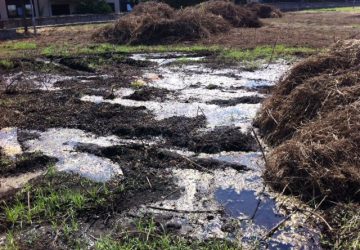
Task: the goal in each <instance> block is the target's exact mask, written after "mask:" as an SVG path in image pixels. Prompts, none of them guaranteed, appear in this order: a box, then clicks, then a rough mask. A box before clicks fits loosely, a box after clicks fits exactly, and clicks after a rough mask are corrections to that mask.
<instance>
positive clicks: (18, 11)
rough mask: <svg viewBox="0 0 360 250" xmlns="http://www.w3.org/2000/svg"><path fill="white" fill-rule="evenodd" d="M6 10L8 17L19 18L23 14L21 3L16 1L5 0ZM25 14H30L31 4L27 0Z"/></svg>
mask: <svg viewBox="0 0 360 250" xmlns="http://www.w3.org/2000/svg"><path fill="white" fill-rule="evenodd" d="M7 11H8V17H9V18H20V17H22V16H23V14H24V10H23V7H22V5H21V4H19V3H18V2H16V1H7ZM25 14H26V16H27V17H31V16H32V11H31V4H30V2H29V1H26V2H25Z"/></svg>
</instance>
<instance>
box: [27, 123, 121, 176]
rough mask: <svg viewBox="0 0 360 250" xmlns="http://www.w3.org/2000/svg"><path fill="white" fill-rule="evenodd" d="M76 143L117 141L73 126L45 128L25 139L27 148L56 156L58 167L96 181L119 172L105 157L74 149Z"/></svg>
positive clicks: (60, 169)
mask: <svg viewBox="0 0 360 250" xmlns="http://www.w3.org/2000/svg"><path fill="white" fill-rule="evenodd" d="M79 143H93V144H96V145H98V146H100V147H109V146H112V145H114V144H115V143H120V141H119V140H118V138H117V137H115V136H108V137H96V136H95V135H93V134H91V133H86V132H83V131H81V130H77V129H49V130H47V131H45V132H43V133H40V137H39V138H38V139H33V140H29V141H26V142H25V144H26V146H27V147H28V148H29V149H28V150H29V152H36V151H40V152H43V153H44V154H45V155H48V156H51V157H55V158H57V159H58V162H57V163H56V168H57V169H58V170H59V171H65V172H73V173H77V174H80V175H81V176H83V177H86V178H89V179H91V180H94V181H98V182H105V181H108V180H110V179H111V178H112V177H115V176H117V175H122V171H121V169H120V166H119V165H118V164H116V163H114V162H112V161H110V160H108V159H105V158H101V157H98V156H95V155H92V154H88V153H83V152H77V151H76V150H75V147H76V145H78V144H79Z"/></svg>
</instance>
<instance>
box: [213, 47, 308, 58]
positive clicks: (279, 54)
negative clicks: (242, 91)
mask: <svg viewBox="0 0 360 250" xmlns="http://www.w3.org/2000/svg"><path fill="white" fill-rule="evenodd" d="M313 52H315V50H314V49H311V48H306V47H287V46H285V45H276V46H275V48H274V47H273V46H259V47H256V48H254V49H245V50H241V49H225V50H224V51H223V52H222V53H221V55H220V59H225V60H230V61H240V62H253V61H255V60H259V59H265V60H270V58H271V57H273V59H278V58H285V59H290V58H291V57H294V56H295V55H303V54H311V53H313Z"/></svg>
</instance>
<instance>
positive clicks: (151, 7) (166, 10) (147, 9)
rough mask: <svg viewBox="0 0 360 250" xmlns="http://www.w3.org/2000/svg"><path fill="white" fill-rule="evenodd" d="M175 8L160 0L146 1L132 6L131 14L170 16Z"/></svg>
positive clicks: (173, 13)
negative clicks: (158, 0) (159, 0)
mask: <svg viewBox="0 0 360 250" xmlns="http://www.w3.org/2000/svg"><path fill="white" fill-rule="evenodd" d="M175 12H176V11H175V10H174V9H173V8H172V7H170V6H169V5H167V4H165V3H161V2H155V1H148V2H143V3H141V4H138V5H136V6H135V7H134V9H133V10H132V12H131V14H132V15H137V16H141V15H144V14H145V15H146V14H150V15H156V16H158V17H159V18H168V19H170V18H172V17H173V16H174V15H175Z"/></svg>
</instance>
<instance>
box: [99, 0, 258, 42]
mask: <svg viewBox="0 0 360 250" xmlns="http://www.w3.org/2000/svg"><path fill="white" fill-rule="evenodd" d="M260 26H261V22H260V21H259V19H258V17H257V16H256V15H255V14H254V13H253V12H251V11H249V10H247V9H245V8H243V7H240V6H237V5H235V4H233V3H232V2H229V1H221V0H215V1H209V2H206V3H203V4H199V5H196V6H194V7H188V8H185V9H181V10H174V9H173V8H171V7H170V6H169V5H167V4H165V3H160V2H155V1H149V2H144V3H140V4H139V5H137V6H136V7H135V8H134V10H133V11H132V12H131V13H129V14H127V15H126V16H124V17H122V18H120V19H118V20H117V21H116V22H115V23H114V24H112V25H109V26H107V27H105V28H102V30H100V32H97V34H96V35H95V38H96V39H98V40H105V41H109V42H114V43H119V44H165V43H174V42H181V41H191V40H198V39H201V38H208V37H210V35H211V34H219V33H225V32H228V31H229V30H230V29H231V27H260Z"/></svg>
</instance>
